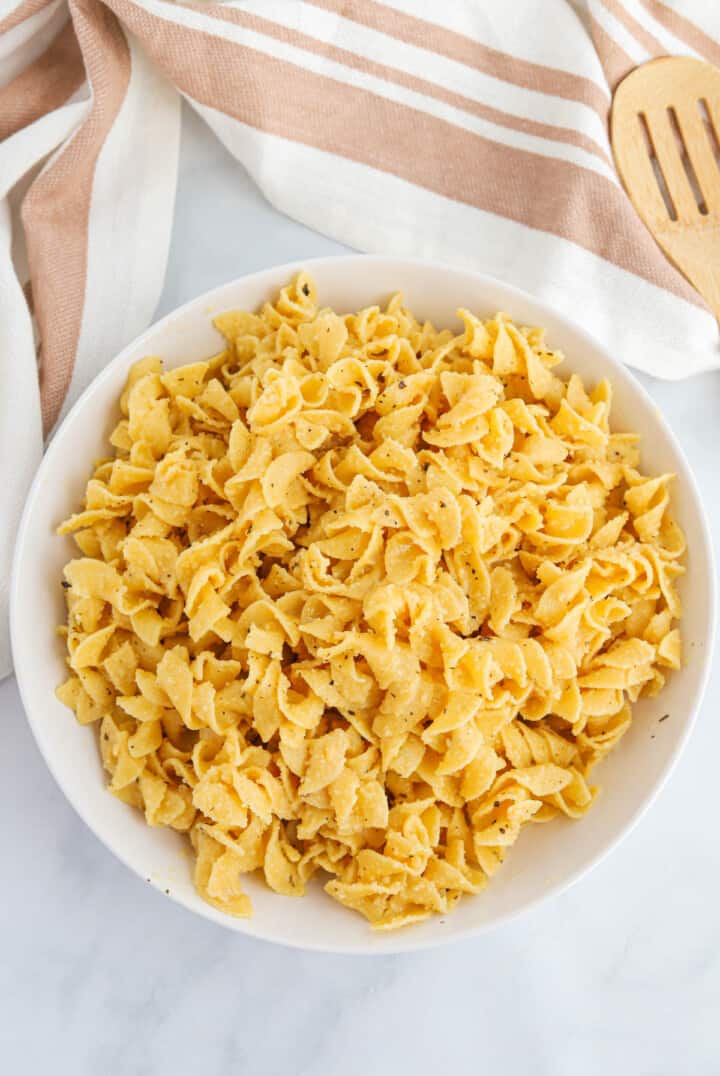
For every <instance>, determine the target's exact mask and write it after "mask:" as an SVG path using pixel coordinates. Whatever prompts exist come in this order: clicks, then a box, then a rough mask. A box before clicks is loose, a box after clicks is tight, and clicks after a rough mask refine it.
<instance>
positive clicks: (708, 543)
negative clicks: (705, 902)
mask: <svg viewBox="0 0 720 1076" xmlns="http://www.w3.org/2000/svg"><path fill="white" fill-rule="evenodd" d="M348 261H354V262H357V263H361V264H363V265H365V266H367V268H368V270H369V271H371V269H372V265H373V263H378V264H382V265H383V266H387V265H394V266H397V268H398V270H399V271H400V270H401V269H402V268H403V267H407V268H411V269H413V270H418V269H420V270H427V271H430V272H433V273H436V272H441V273H456V274H458V275H462V276H464V277H468V278H472V279H473V280H474V282H475V284H476V285H477V286H478V288H479V289H482V288H483V287H485V288H489V287H499V288H501V289H502V290H503V291H504V292H506V293H507V295H508V296H509V297H510V298H516V299H517V300H518V302H520V303H525V304H527V303H529V304H531V305H533V306H535V307H537V308H539V309H542V310H543V311H544V312H546V313H547V315H549V316H550V317H552V318H553V319H554V320H555V321H556V322H557V323H558V324H559V325H561V326H562V327H563V328H565V329H568V330H569V331H571V332H572V333H573V334H574V335H576V336H577V337H578V338H579V339H580V340H581V341H583V342H584V343H585V344H587V345H588V346H589V347H590V348H592V349H594V350H597V351H599V352H601V354H602V356H603V357H604V359H605V360H606V361H607V362H608V363H609V365H610V366H611V367H612V368H613V369H614V370H615V371H619V376H620V380H623V379H624V380H626V381H629V382H630V384H631V385H632V387H633V389H634V390H635V391H636V392H637V393H639V394H640V395H641V396H642V397H643V398H644V401H645V403H647V404H648V405H649V406H650V407H651V408H652V409H653V410H654V411H655V413H656V417H657V419H658V421H659V423H660V426H661V428H662V431H663V435H664V437H665V438H666V440H667V441H668V442H669V444H670V446H671V448H672V450H673V453H674V455H675V456H676V457H677V460H678V463H679V464H680V465H681V470H682V474H681V475H680V476H679V477H681V479H682V482H683V483H684V484H685V486H686V488H687V490H688V492H689V494H690V497H691V500H692V501H693V502H694V508H695V511H696V513H697V518H698V522H699V534H700V535H701V536H702V546H703V549H702V554H703V555H704V557H705V559H706V561H707V564H708V567H709V579H708V580H707V581H706V583H707V595H708V603H707V609H708V621H709V623H708V637H707V640H706V645H705V648H704V655H703V663H702V667H701V670H700V673H699V675H698V678H697V684H696V688H695V691H694V693H693V696H692V698H691V699H690V703H689V706H688V708H687V711H686V712H687V717H686V720H685V725H684V729H683V731H682V732H681V734H680V735H679V737H678V740H677V743H676V745H675V747H674V749H673V751H672V754H671V755H670V756H669V758H668V759H667V761H666V763H665V765H664V767H663V769H661V771H660V773H659V775H658V777H657V780H656V781H655V783H654V785H653V786H652V787H651V788H650V789H649V791H648V792H647V794H646V795H645V796H644V798H643V799H642V800H641V802H640V803H639V804H638V806H637V807H636V808H635V809H634V811H633V812H632V814H630V815H629V817H628V818H627V820H626V821H625V822H624V823H623V825H622V826H620V827H619V829H618V831H617V833H616V834H615V835H614V836H613V837H612V839H610V840H609V841H607V842H606V843H605V844H604V845H603V846H602V848H600V849H599V850H598V852H597V853H596V854H595V855H594V856H592V858H590V859H589V860H588V861H587V862H586V863H584V864H582V865H581V866H580V867H578V868H577V869H575V870H574V871H572V872H571V873H569V874H568V875H566V876H564V877H563V878H561V879H559V880H558V881H556V882H552V883H549V884H548V885H547V886H546V887H545V888H544V889H542V891H540V892H538V893H537V894H536V895H535V896H534V897H532V898H530V899H528V900H527V901H526V902H525V903H524V904H522V905H521V906H520V907H518V908H515V909H514V910H510V911H507V912H501V913H500V914H498V915H496V916H495V917H494V918H493V919H492V920H490V921H487V922H481V923H478V924H474V925H472V924H471V925H468V926H467V927H463V928H462V929H460V930H458V931H456V932H455V933H453V934H448V935H446V936H445V937H443V936H442V933H439V934H438V936H437V937H433V938H423V939H422V940H419V939H418V940H417V941H415V940H413V936H412V931H410V930H408V931H398V932H395V933H394V934H393V935H392V936H391V939H392V940H391V941H390V943H389V944H388V941H387V940H384V944H383V946H382V948H381V949H376V948H373V944H372V942H373V937H374V936H375V935H374V934H373V932H371V931H370V930H369V929H368V938H367V943H366V944H365V943H364V944H363V945H345V944H335V943H330V944H328V943H327V942H323V941H322V940H320V941H318V942H314V941H299V940H296V939H294V938H293V937H292V935H291V933H288V934H287V935H284V936H282V937H279V936H278V934H277V931H273V930H265V929H264V927H263V925H262V922H261V920H260V918H259V917H258V918H255V917H253V919H251V920H247V919H238V918H234V917H231V916H228V915H225V914H224V913H222V912H220V911H219V910H218V909H216V908H214V907H212V906H211V905H209V904H207V903H206V902H204V901H203V902H202V904H201V905H199V906H195V905H191V904H190V903H189V902H188V901H187V900H186V899H185V898H184V897H183V895H182V893H180V892H178V891H177V890H176V889H172V890H171V891H170V892H169V893H168V892H167V891H166V890H165V889H164V888H163V887H162V885H161V884H160V883H159V882H156V881H155V880H153V879H152V878H150V879H148V878H147V877H146V875H145V873H144V872H143V871H142V870H141V869H140V868H139V867H138V865H137V864H136V863H134V862H133V860H132V857H131V856H130V855H128V854H127V853H126V851H125V848H124V842H123V841H122V840H116V839H115V838H114V836H110V837H108V836H106V835H105V834H103V833H101V832H99V828H100V827H98V826H97V825H96V824H95V820H94V819H93V818H92V817H88V815H87V814H86V813H85V812H84V810H83V809H82V808H81V807H80V806H79V805H78V802H77V798H76V796H75V793H74V791H73V788H72V786H68V784H67V783H65V782H64V781H63V780H62V779H61V777H60V776H59V773H58V770H57V769H56V766H55V762H54V758H53V757H51V756H50V755H49V753H47V752H46V751H45V750H44V747H43V743H42V732H41V723H40V721H39V720H38V718H37V716H36V715H35V714H34V713H33V712H32V708H31V706H30V705H29V704H28V694H27V692H26V690H25V687H24V674H25V667H24V644H23V642H22V641H21V639H20V636H19V630H20V629H19V627H18V619H19V617H18V615H16V609H17V608H18V606H19V603H20V602H21V600H22V599H21V575H20V562H21V558H22V551H23V548H24V546H25V544H26V535H27V533H28V531H29V529H30V525H31V520H32V516H33V509H34V505H35V502H36V500H37V498H38V495H39V493H40V491H41V490H42V487H43V483H44V479H45V471H46V469H47V468H48V466H49V462H48V461H49V460H50V459H51V457H52V455H53V454H54V453H55V452H56V451H58V446H59V445H60V444H61V443H62V440H63V437H64V434H65V432H66V431H67V430H68V429H70V428H71V426H72V425H73V424H74V422H75V420H76V418H77V417H78V415H79V414H80V413H81V412H82V411H83V409H84V407H85V402H86V400H87V399H88V398H89V397H90V396H91V395H92V394H94V393H95V391H96V390H97V388H98V386H99V385H101V384H102V383H103V382H104V381H105V380H107V379H108V378H110V377H111V376H112V375H113V373H114V372H115V371H116V370H117V369H118V368H119V367H121V366H123V365H124V364H125V365H126V364H128V362H129V359H130V354H131V352H135V350H136V349H137V348H139V347H141V346H142V345H143V343H144V341H146V340H148V341H149V340H150V339H151V338H152V337H153V336H154V335H155V334H156V333H157V332H159V331H161V330H163V329H165V328H166V327H169V326H170V325H171V324H172V323H173V322H174V321H176V320H177V319H179V318H181V317H183V316H186V315H188V314H189V313H190V311H191V309H192V308H195V315H197V314H201V315H202V316H204V317H205V318H207V317H209V316H210V315H209V313H208V310H207V309H206V308H213V306H214V304H216V303H217V302H218V301H222V300H221V296H222V294H223V293H225V292H227V291H231V290H233V289H234V288H236V287H238V286H240V285H243V284H247V283H249V282H254V283H257V284H261V283H262V278H263V277H267V278H268V280H270V279H272V280H275V279H276V278H278V277H280V276H286V277H288V278H289V277H290V276H292V275H293V274H294V273H297V272H299V271H300V270H307V271H309V272H310V273H311V274H312V272H313V269H314V268H315V267H319V268H326V267H328V266H332V265H333V264H337V263H339V262H343V263H347V262H348ZM371 289H372V279H371V277H370V278H369V282H368V290H371ZM9 598H10V601H9V609H10V642H11V650H12V656H13V672H14V673H15V677H16V681H17V685H18V691H19V694H20V698H21V701H22V704H23V710H24V713H25V717H26V719H27V722H28V724H29V726H30V730H31V732H32V735H33V738H34V740H35V744H36V746H37V748H38V750H39V752H40V755H41V756H42V758H43V760H44V762H45V765H46V766H47V768H48V770H49V771H50V773H51V775H52V777H53V778H54V780H55V782H56V784H57V785H58V787H59V788H60V790H61V792H62V793H63V795H64V796H65V798H66V799H67V800H68V802H69V803H70V805H71V806H72V808H73V809H74V811H75V812H76V814H77V815H78V816H79V817H80V818H81V820H82V821H83V822H84V824H85V825H86V826H87V827H88V829H89V830H90V831H91V833H92V834H93V835H94V836H95V837H96V838H97V839H98V840H99V841H100V842H101V844H103V845H104V846H105V847H106V848H107V849H108V851H110V852H111V853H112V854H113V855H114V856H115V857H116V858H117V859H118V860H119V861H120V862H121V863H123V864H124V866H126V867H127V868H129V869H130V870H131V871H132V872H133V873H134V874H135V875H136V876H137V877H138V878H139V879H141V880H144V881H146V882H147V881H149V882H150V884H151V885H153V886H154V888H156V889H157V890H158V891H159V892H161V893H162V894H163V895H165V896H167V897H169V899H170V900H172V901H174V902H175V903H176V904H179V905H180V906H181V907H183V908H184V909H185V910H186V911H188V912H191V913H194V914H196V915H200V916H202V917H203V918H204V919H207V920H209V921H210V922H213V923H215V924H218V925H220V926H222V927H224V928H225V929H226V930H230V931H232V932H233V933H236V934H242V935H245V936H247V937H249V938H252V939H256V940H258V941H266V942H272V943H273V944H275V945H282V946H285V947H287V948H292V949H297V950H300V951H305V952H317V953H331V954H337V955H347V956H387V955H391V954H395V953H401V952H417V951H421V950H427V949H435V948H437V947H439V946H441V945H447V944H452V943H454V942H460V941H463V940H466V939H468V938H472V937H477V936H479V935H481V934H485V933H488V932H489V931H491V930H494V929H496V928H497V927H500V926H503V925H506V924H508V923H510V922H512V921H513V920H516V919H518V918H520V917H521V916H524V915H526V914H527V913H529V912H530V911H532V910H534V909H535V908H537V907H538V906H539V905H541V904H543V903H545V902H546V901H548V900H550V898H553V897H557V896H559V895H560V894H561V893H564V892H565V891H566V890H568V889H570V887H571V886H574V885H575V884H576V883H577V882H579V881H580V880H581V879H582V878H584V877H586V876H587V875H588V874H589V873H590V872H591V871H592V870H593V869H594V868H595V867H597V866H598V865H599V864H600V863H601V862H602V861H603V860H604V859H605V858H606V857H607V856H609V855H610V854H611V853H612V852H613V851H614V850H615V849H616V848H617V847H618V845H619V844H620V843H621V842H622V841H623V840H625V838H626V837H628V836H629V835H630V833H631V832H632V831H633V830H634V829H635V827H636V826H637V825H638V823H639V822H640V820H641V819H642V818H643V817H644V816H645V814H646V812H647V811H648V810H649V809H650V808H651V807H652V805H653V804H654V803H655V801H656V799H657V797H658V795H659V794H660V792H661V791H662V789H663V788H664V787H665V786H666V784H667V782H668V780H669V779H670V777H671V776H672V774H673V772H674V770H675V767H676V766H677V764H678V762H679V760H680V757H681V755H682V754H683V752H684V750H685V748H686V746H687V743H688V740H689V738H690V736H691V734H692V732H693V730H694V728H695V723H696V721H697V718H698V714H699V711H700V707H701V705H702V702H703V698H704V696H705V692H706V688H707V684H708V680H709V678H710V673H711V669H712V654H713V650H714V643H715V633H716V626H717V585H716V565H715V553H714V547H713V541H712V534H711V530H710V526H709V522H708V518H707V514H706V512H705V507H704V504H703V499H702V497H701V494H700V489H699V487H698V484H697V480H696V478H695V475H694V473H693V471H692V468H691V467H690V464H689V463H688V460H687V458H686V456H685V453H684V451H683V449H682V446H681V445H680V442H679V440H678V438H677V437H676V435H675V434H674V432H673V430H672V428H671V427H670V425H669V424H668V422H667V420H666V418H665V416H664V415H663V414H662V412H660V411H659V409H658V408H657V405H656V404H655V401H654V400H653V398H652V396H650V394H649V393H648V391H647V390H646V389H645V387H644V386H643V385H642V384H641V383H640V381H639V380H638V379H637V378H636V377H635V375H634V373H633V371H632V370H631V369H629V368H628V367H627V366H625V365H624V364H623V363H621V362H620V360H619V359H616V358H615V357H614V356H613V355H612V354H611V353H610V352H609V351H608V350H607V349H606V347H605V346H604V345H603V344H602V343H601V342H600V341H599V340H597V338H595V337H594V336H593V335H592V334H591V333H589V332H588V331H587V330H586V329H585V328H584V327H583V326H582V325H580V324H578V323H577V322H576V321H574V320H573V319H572V318H569V317H568V316H567V315H566V314H564V313H562V312H561V311H559V310H558V309H557V308H556V307H555V306H554V305H553V304H551V303H548V302H546V301H545V300H543V299H539V298H537V297H536V296H534V295H532V294H531V293H529V292H526V291H524V290H523V289H521V288H517V287H515V286H514V285H512V284H508V283H506V282H505V281H504V280H501V279H500V278H498V277H495V276H492V275H490V274H488V273H482V272H479V271H476V270H473V269H467V268H464V267H462V266H454V265H451V264H448V263H446V262H443V261H440V260H437V259H433V260H427V259H422V258H405V257H401V256H393V255H375V254H361V253H350V254H339V255H327V256H323V257H318V258H299V259H294V260H292V261H290V262H285V263H282V264H279V265H273V266H270V267H266V268H264V269H260V270H257V271H253V272H249V273H244V274H242V275H241V276H239V277H236V278H234V279H233V280H230V281H227V282H226V283H224V284H220V285H217V286H215V287H213V288H211V289H209V290H208V291H206V292H203V293H201V294H200V295H197V296H195V297H193V298H191V299H188V300H187V301H186V302H184V303H182V304H181V305H180V306H178V307H176V308H175V309H173V310H171V311H170V312H169V313H167V314H166V315H164V316H163V317H162V318H160V319H158V320H157V321H154V322H152V323H151V324H150V325H149V326H148V327H147V328H146V329H145V330H144V331H143V332H142V333H140V334H139V335H138V336H136V337H135V338H134V339H133V340H131V341H129V342H128V344H127V345H126V346H125V347H123V348H122V349H121V350H120V351H119V352H118V353H117V354H116V355H115V356H113V357H112V358H111V359H110V360H109V362H107V363H106V364H105V366H104V367H103V368H102V369H101V370H100V371H99V372H98V373H97V374H96V375H95V377H94V378H92V379H91V381H90V382H89V383H88V385H87V386H86V387H85V388H84V389H83V391H82V392H81V394H80V395H79V396H78V398H77V400H76V401H75V402H74V404H73V405H72V406H71V407H70V409H69V410H68V412H67V414H66V415H65V416H64V417H63V418H62V420H61V421H60V422H59V423H58V425H57V426H56V428H55V429H54V430H53V431H52V433H51V436H50V438H49V439H48V441H47V443H46V445H45V450H44V453H43V458H42V460H41V462H40V466H39V467H38V469H37V471H36V473H35V475H34V477H33V481H32V483H31V485H30V488H29V490H28V493H27V496H26V498H25V504H24V507H23V512H22V516H21V520H20V524H19V526H18V529H17V533H16V540H15V547H14V552H13V558H12V567H11V577H10V587H9ZM250 923H252V929H248V924H250ZM385 939H387V936H385Z"/></svg>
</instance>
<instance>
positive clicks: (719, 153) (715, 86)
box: [610, 56, 720, 319]
mask: <svg viewBox="0 0 720 1076" xmlns="http://www.w3.org/2000/svg"><path fill="white" fill-rule="evenodd" d="M610 136H611V139H612V145H613V152H614V154H615V163H616V165H617V170H618V172H619V173H620V178H621V179H622V181H623V183H624V184H625V188H626V190H627V192H628V194H629V195H630V198H631V199H632V201H633V204H634V205H635V208H636V209H637V211H638V213H639V214H640V216H641V217H642V219H643V220H644V222H645V224H646V225H647V226H648V228H649V229H650V231H651V232H652V234H653V236H654V237H655V239H656V240H657V242H658V243H659V244H660V246H661V247H662V249H663V250H664V251H665V254H666V255H667V256H668V258H669V259H670V261H671V262H673V264H674V265H675V266H677V268H678V269H679V270H680V271H681V272H682V273H684V274H685V276H686V277H687V278H688V280H689V281H690V283H691V284H693V285H694V287H696V288H697V290H698V291H699V292H700V294H701V295H702V296H703V298H704V299H706V300H707V302H708V304H709V305H710V306H711V308H712V309H713V311H714V313H715V315H716V317H717V318H718V319H720V70H719V69H718V68H717V67H713V66H712V65H711V64H708V63H704V62H703V61H702V60H694V59H692V58H691V57H689V56H666V57H663V58H662V59H660V60H652V61H651V62H650V63H647V64H643V65H642V67H638V68H636V69H635V70H634V71H633V72H632V73H631V74H630V75H628V76H627V78H625V79H623V81H622V82H621V83H620V85H619V86H618V88H617V89H616V91H615V97H614V100H613V106H612V112H611V116H610Z"/></svg>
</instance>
